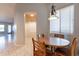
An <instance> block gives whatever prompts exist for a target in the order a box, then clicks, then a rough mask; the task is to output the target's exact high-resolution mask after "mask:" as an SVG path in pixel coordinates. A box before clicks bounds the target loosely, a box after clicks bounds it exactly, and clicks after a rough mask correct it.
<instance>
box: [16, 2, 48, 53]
mask: <svg viewBox="0 0 79 59" xmlns="http://www.w3.org/2000/svg"><path fill="white" fill-rule="evenodd" d="M30 11H34V12H36V13H37V16H38V17H37V20H36V23H37V24H36V26H37V27H36V28H37V29H36V31H37V33H44V34H46V35H47V34H48V9H47V6H46V4H33V3H32V4H16V14H15V24H16V25H17V31H16V39H17V40H16V44H17V45H19V44H24V43H25V42H26V47H27V50H28V51H29V52H30V53H31V54H32V39H31V38H27V37H26V35H25V20H24V13H26V12H30Z"/></svg>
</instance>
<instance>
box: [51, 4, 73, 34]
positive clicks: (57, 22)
mask: <svg viewBox="0 0 79 59" xmlns="http://www.w3.org/2000/svg"><path fill="white" fill-rule="evenodd" d="M57 16H58V17H59V19H52V20H50V33H52V32H55V33H67V34H69V33H73V27H74V5H71V6H68V7H65V8H62V9H60V10H57Z"/></svg>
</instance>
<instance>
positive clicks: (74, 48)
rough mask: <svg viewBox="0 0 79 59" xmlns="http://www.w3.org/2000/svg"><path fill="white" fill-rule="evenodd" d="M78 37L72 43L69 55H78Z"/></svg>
mask: <svg viewBox="0 0 79 59" xmlns="http://www.w3.org/2000/svg"><path fill="white" fill-rule="evenodd" d="M76 40H77V38H74V39H73V41H72V43H71V46H70V48H69V53H68V55H69V56H75V55H76V47H77V41H76Z"/></svg>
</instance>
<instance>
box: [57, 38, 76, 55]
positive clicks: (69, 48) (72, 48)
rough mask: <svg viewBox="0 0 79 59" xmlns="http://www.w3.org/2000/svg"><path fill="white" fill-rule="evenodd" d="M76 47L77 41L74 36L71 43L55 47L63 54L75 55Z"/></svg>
mask: <svg viewBox="0 0 79 59" xmlns="http://www.w3.org/2000/svg"><path fill="white" fill-rule="evenodd" d="M76 47H77V42H76V38H74V39H73V40H72V42H71V44H70V45H69V46H67V47H65V48H61V49H59V50H58V49H57V50H56V51H57V52H60V53H62V54H63V55H65V56H75V55H76Z"/></svg>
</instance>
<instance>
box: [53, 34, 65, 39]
mask: <svg viewBox="0 0 79 59" xmlns="http://www.w3.org/2000/svg"><path fill="white" fill-rule="evenodd" d="M54 37H58V38H64V35H63V34H54Z"/></svg>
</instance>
